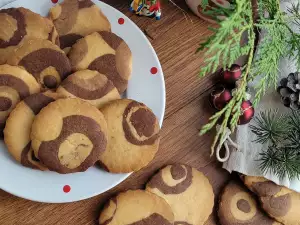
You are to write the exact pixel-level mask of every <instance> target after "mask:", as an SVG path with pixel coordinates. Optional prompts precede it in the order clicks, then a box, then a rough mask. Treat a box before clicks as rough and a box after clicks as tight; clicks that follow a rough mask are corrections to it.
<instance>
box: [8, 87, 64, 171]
mask: <svg viewBox="0 0 300 225" xmlns="http://www.w3.org/2000/svg"><path fill="white" fill-rule="evenodd" d="M59 97H60V95H59V94H57V93H54V92H51V91H47V92H44V93H37V94H33V95H30V96H29V97H27V98H25V99H24V100H23V101H21V102H20V103H18V105H17V106H16V108H15V109H14V110H13V111H12V112H11V113H10V116H9V117H8V119H7V121H6V126H5V129H4V142H5V144H6V146H7V148H8V151H9V152H10V154H11V155H12V156H13V157H14V158H15V159H16V160H17V161H18V162H20V163H21V164H22V165H23V166H26V167H30V168H33V169H41V170H46V167H45V166H44V165H43V164H42V163H41V162H40V161H39V160H38V159H36V158H35V157H34V154H33V150H32V148H31V143H30V132H31V126H32V123H33V121H34V118H35V116H36V115H37V114H38V113H39V112H40V110H41V109H42V108H44V107H45V106H47V105H48V104H49V103H50V102H53V101H55V100H56V99H58V98H59Z"/></svg>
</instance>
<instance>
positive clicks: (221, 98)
mask: <svg viewBox="0 0 300 225" xmlns="http://www.w3.org/2000/svg"><path fill="white" fill-rule="evenodd" d="M231 99H232V95H231V92H230V90H227V89H225V88H224V87H218V88H217V89H215V90H213V91H212V92H211V94H210V102H211V104H212V106H213V107H214V108H216V109H217V110H221V109H223V108H224V106H225V105H226V104H227V103H228V102H229V101H230V100H231Z"/></svg>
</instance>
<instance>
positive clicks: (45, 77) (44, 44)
mask: <svg viewBox="0 0 300 225" xmlns="http://www.w3.org/2000/svg"><path fill="white" fill-rule="evenodd" d="M8 64H10V65H14V66H21V67H23V68H24V69H26V70H27V71H28V72H29V73H31V74H32V75H33V76H34V77H35V79H36V80H37V81H38V82H39V83H40V84H41V85H42V87H44V88H49V89H53V88H56V87H58V85H59V84H60V83H61V81H62V80H64V79H65V78H66V77H67V76H68V75H69V74H70V73H71V66H70V62H69V59H68V57H67V56H66V54H65V53H64V51H62V50H61V49H60V48H59V47H58V46H57V45H55V44H53V43H52V42H50V41H48V40H42V39H30V40H26V41H24V42H23V43H22V45H20V46H19V47H18V48H17V49H16V50H15V51H14V53H13V54H12V55H11V57H10V58H9V59H8Z"/></svg>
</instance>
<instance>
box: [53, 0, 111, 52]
mask: <svg viewBox="0 0 300 225" xmlns="http://www.w3.org/2000/svg"><path fill="white" fill-rule="evenodd" d="M49 17H50V18H51V19H52V20H53V23H54V25H55V27H56V29H57V31H58V33H59V39H60V43H61V48H62V49H64V50H65V51H66V52H68V50H69V49H70V47H72V45H73V44H75V43H76V41H77V40H78V39H80V38H83V37H85V36H86V35H88V34H91V33H93V32H96V31H110V23H109V21H108V19H107V18H106V16H105V15H104V14H103V13H102V11H101V10H100V9H99V7H98V6H96V5H95V4H94V3H93V2H92V1H91V0H79V1H78V0H65V1H64V2H63V3H61V4H57V5H55V6H54V7H53V8H52V9H50V12H49Z"/></svg>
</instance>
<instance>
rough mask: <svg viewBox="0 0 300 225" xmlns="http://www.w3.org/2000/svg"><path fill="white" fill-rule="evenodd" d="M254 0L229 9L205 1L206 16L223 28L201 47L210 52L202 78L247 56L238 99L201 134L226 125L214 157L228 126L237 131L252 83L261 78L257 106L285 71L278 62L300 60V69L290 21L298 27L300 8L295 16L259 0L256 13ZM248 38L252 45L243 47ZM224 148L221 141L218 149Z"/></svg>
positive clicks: (274, 1) (240, 0)
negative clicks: (248, 88)
mask: <svg viewBox="0 0 300 225" xmlns="http://www.w3.org/2000/svg"><path fill="white" fill-rule="evenodd" d="M254 2H255V1H254V0H252V1H250V0H234V1H233V3H232V7H231V8H229V9H224V8H216V7H208V1H207V0H204V1H203V2H202V8H204V9H206V10H204V13H207V14H209V15H210V16H215V21H216V22H217V23H218V28H211V29H212V30H213V32H214V33H213V35H211V36H210V37H208V38H207V39H206V40H205V41H203V42H202V43H201V44H200V47H199V49H198V51H203V50H205V52H204V58H205V65H204V66H203V67H202V68H201V70H200V76H201V77H202V76H205V75H206V74H209V73H214V72H216V71H217V70H218V69H219V68H220V67H222V68H223V69H227V68H229V67H230V66H231V65H232V64H233V63H234V62H235V61H236V60H237V59H238V58H240V57H241V56H244V55H248V60H247V62H246V65H245V66H244V67H243V68H244V70H243V73H242V78H241V79H242V80H241V84H240V85H239V87H238V89H237V91H236V92H235V94H234V96H233V98H232V99H231V100H230V102H229V103H228V104H227V105H226V106H225V107H224V108H223V109H222V110H221V111H219V112H217V113H216V114H215V115H213V116H212V117H211V118H210V119H209V122H208V124H206V125H204V126H203V127H202V129H201V131H200V134H201V135H202V134H205V133H206V132H208V131H209V130H211V129H212V128H213V127H215V125H216V123H217V122H218V121H222V122H221V126H220V129H219V130H218V132H217V134H216V136H215V139H214V141H213V144H212V148H211V153H212V154H213V153H214V148H215V146H216V145H217V144H218V142H219V140H222V139H223V137H224V135H225V131H226V128H227V127H229V128H230V129H231V130H232V131H234V130H235V128H236V127H237V125H238V119H239V117H240V115H241V110H240V108H241V104H242V102H243V100H244V98H245V95H246V87H247V84H248V83H249V82H251V81H253V79H254V78H257V77H259V78H260V79H259V82H258V84H257V85H256V86H255V93H256V94H255V96H254V101H253V103H254V105H257V103H258V102H259V100H260V99H261V97H262V96H263V95H264V94H265V92H266V91H267V90H268V88H270V87H276V85H277V80H278V74H279V72H280V71H279V60H280V59H281V58H282V57H290V58H291V59H296V60H297V62H298V66H299V68H300V36H299V34H297V33H295V32H294V31H293V30H292V29H291V28H290V27H289V25H290V23H291V22H294V23H295V24H298V23H299V21H300V13H299V11H298V9H299V8H300V4H297V5H293V7H291V9H290V13H291V14H292V15H287V14H285V13H284V12H282V11H281V10H280V5H279V0H257V1H256V2H257V9H255V7H254V6H255V4H253V3H254ZM217 15H222V16H221V17H220V16H217ZM299 28H300V26H299ZM257 31H259V33H260V37H259V36H258V35H257V34H258V32H257ZM245 34H246V36H247V42H246V43H243V45H241V41H242V39H243V35H245ZM258 38H260V40H259V44H258V47H257V50H256V48H255V41H256V40H258ZM255 51H256V52H255ZM254 53H255V54H254ZM254 55H255V56H254ZM221 118H222V119H221ZM221 144H222V143H220V142H219V144H218V147H220V145H221Z"/></svg>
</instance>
